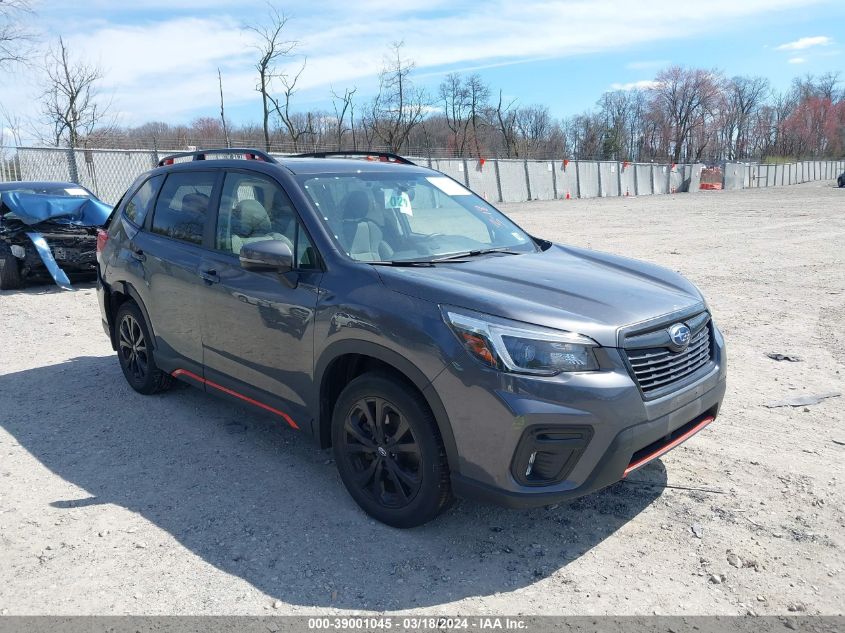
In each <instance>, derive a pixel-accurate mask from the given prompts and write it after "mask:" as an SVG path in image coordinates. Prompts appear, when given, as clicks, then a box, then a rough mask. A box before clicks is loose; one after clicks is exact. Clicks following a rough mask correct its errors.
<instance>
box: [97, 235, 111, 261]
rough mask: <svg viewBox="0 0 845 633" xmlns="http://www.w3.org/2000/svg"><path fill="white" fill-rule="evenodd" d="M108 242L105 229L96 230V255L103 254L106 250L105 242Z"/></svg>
mask: <svg viewBox="0 0 845 633" xmlns="http://www.w3.org/2000/svg"><path fill="white" fill-rule="evenodd" d="M108 241H109V232H108V231H106V230H105V229H97V254H98V255H99V254H100V253H102V252H103V249H105V248H106V242H108Z"/></svg>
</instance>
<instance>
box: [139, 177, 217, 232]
mask: <svg viewBox="0 0 845 633" xmlns="http://www.w3.org/2000/svg"><path fill="white" fill-rule="evenodd" d="M216 180H217V174H216V173H215V172H210V171H202V172H197V171H193V172H183V173H175V174H170V175H168V176H167V180H165V181H164V186H163V187H162V189H161V193H160V194H159V196H158V201H157V202H156V206H155V211H154V213H153V222H152V228H151V230H152V232H153V233H158V234H159V235H164V236H166V237H170V238H172V239H175V240H181V241H183V242H189V243H192V244H202V241H203V235H204V233H205V227H206V225H207V224H208V222H209V215H210V214H209V207H210V205H211V194H212V192H213V191H214V183H215V181H216Z"/></svg>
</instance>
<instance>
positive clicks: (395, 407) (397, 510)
mask: <svg viewBox="0 0 845 633" xmlns="http://www.w3.org/2000/svg"><path fill="white" fill-rule="evenodd" d="M332 449H333V451H334V456H335V462H336V464H337V468H338V471H339V472H340V478H341V479H342V480H343V484H344V485H345V486H346V489H347V490H348V491H349V494H350V495H352V498H353V499H355V501H356V502H357V503H358V505H359V506H361V508H362V509H363V510H364V511H365V512H366V513H367V514H369V515H370V516H371V517H373V518H374V519H376V520H378V521H381V522H382V523H386V524H387V525H391V526H393V527H397V528H411V527H416V526H418V525H422V524H423V523H426V522H428V521H430V520H432V519H433V518H435V517H436V516H437V515H438V514H440V513H441V512H443V511H444V510H445V509H446V508H448V507H449V506H450V505H451V503H452V501H453V500H454V498H453V496H452V489H451V484H450V478H449V465H448V463H447V460H446V451H445V449H444V448H443V441H442V439H441V437H440V432H439V430H438V428H437V423H436V422H435V420H434V416H433V415H432V413H431V410H430V409H429V407H428V405H427V403H426V402H425V400H424V399H423V397H422V395H420V394H419V393H418V392H416V391H415V390H414V389H413V388H412V387H410V386H409V385H407V384H405V383H402V382H399V381H397V380H395V379H394V378H391V377H390V376H389V375H388V374H386V373H382V372H371V373H366V374H363V375H361V376H358V377H357V378H355V379H354V380H353V381H352V382H350V383H349V384H348V385H347V386H346V388H345V389H344V390H343V391H342V392H341V394H340V397H339V398H338V400H337V404H336V405H335V408H334V412H333V414H332Z"/></svg>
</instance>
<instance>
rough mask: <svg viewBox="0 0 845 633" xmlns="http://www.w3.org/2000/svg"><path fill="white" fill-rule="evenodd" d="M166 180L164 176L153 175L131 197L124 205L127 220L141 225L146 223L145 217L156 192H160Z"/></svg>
mask: <svg viewBox="0 0 845 633" xmlns="http://www.w3.org/2000/svg"><path fill="white" fill-rule="evenodd" d="M163 181H164V176H162V175H159V176H153V177H152V178H150V179H149V180H147V181H146V182H145V183H144V184H143V185H141V186H140V188H139V189H138V191H136V192H135V194H134V195H133V196H132V197H131V198H130V199H129V202H127V203H126V205H125V206H124V207H123V215H124V216H125V217H126V219H127V220H129V221H130V222H132V223H133V224H136V225H138V226H141V225H142V224H143V223H144V218H146V217H147V213H148V212H149V210H150V208H151V207H152V205H153V200H155V196H156V193H158V189H159V187H161V183H162V182H163Z"/></svg>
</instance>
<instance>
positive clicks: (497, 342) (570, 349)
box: [441, 306, 599, 376]
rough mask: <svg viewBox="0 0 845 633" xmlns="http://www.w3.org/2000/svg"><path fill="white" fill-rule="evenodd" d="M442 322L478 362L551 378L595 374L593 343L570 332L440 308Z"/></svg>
mask: <svg viewBox="0 0 845 633" xmlns="http://www.w3.org/2000/svg"><path fill="white" fill-rule="evenodd" d="M441 311H442V312H443V318H444V320H445V321H446V323H447V324H448V325H449V326H450V327H451V328H452V331H453V332H455V334H456V335H457V337H458V339H459V340H460V341H461V343H463V345H464V347H465V348H466V350H467V351H468V352H469V353H470V354H472V355H473V356H475V358H477V359H478V360H479V361H481V362H482V363H484V364H485V365H488V366H490V367H493V368H495V369H499V370H501V371H511V372H518V373H523V374H535V375H540V376H554V375H556V374H559V373H561V372H573V371H596V370H598V368H599V364H598V361H596V356H595V354H594V353H593V348H594V347H596V346H597V344H596V342H595V341H593V340H592V339H590V338H587V337H586V336H582V335H580V334H574V333H571V332H561V331H557V330H551V329H545V328H541V327H532V326H530V325H527V324H524V323H519V322H517V321H508V320H506V319H500V318H497V317H487V316H486V315H483V314H478V313H471V314H472V316H470V314H469V313H467V312H463V311H458V310H456V309H454V308H449V307H446V306H441Z"/></svg>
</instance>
